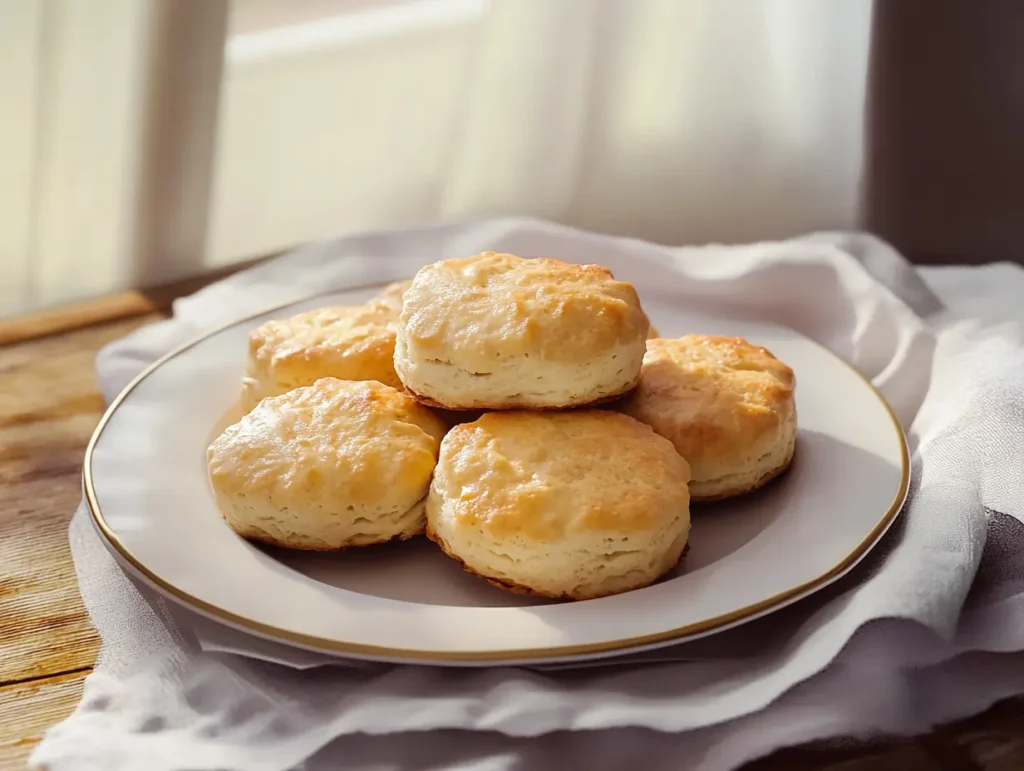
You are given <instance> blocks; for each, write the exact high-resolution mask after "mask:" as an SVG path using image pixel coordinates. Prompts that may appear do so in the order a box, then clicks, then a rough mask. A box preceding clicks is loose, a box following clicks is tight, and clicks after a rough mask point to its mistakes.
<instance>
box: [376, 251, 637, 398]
mask: <svg viewBox="0 0 1024 771" xmlns="http://www.w3.org/2000/svg"><path fill="white" fill-rule="evenodd" d="M404 299H405V301H404V307H403V310H402V316H401V322H400V324H399V327H398V337H397V339H396V342H395V370H396V372H397V373H398V376H399V377H400V378H401V380H402V382H403V383H404V384H405V387H406V389H407V390H408V391H409V392H410V393H412V394H414V395H415V396H416V397H417V398H418V399H420V401H422V402H423V403H425V404H430V405H432V406H435V407H443V408H447V409H454V410H471V409H487V410H505V409H520V408H530V409H557V408H564V407H575V406H582V405H587V404H594V403H597V402H600V401H606V400H609V399H612V398H614V397H616V396H619V395H621V394H623V393H625V392H627V391H629V390H630V389H631V388H633V386H634V385H635V384H636V381H637V378H638V377H639V375H640V366H641V363H642V361H643V354H644V349H645V338H646V336H647V330H648V327H649V322H648V321H647V316H646V315H645V314H644V312H643V309H642V308H641V307H640V301H639V299H638V298H637V295H636V290H634V289H633V287H632V285H630V284H628V283H625V282H623V281H616V280H615V278H614V277H613V276H612V274H611V273H610V272H609V271H608V269H607V268H602V267H600V266H597V265H572V264H569V263H565V262H561V261H559V260H551V259H535V260H527V259H523V258H521V257H516V256H515V255H511V254H497V253H494V252H485V253H483V254H478V255H476V256H475V257H468V258H465V259H455V260H444V261H442V262H437V263H434V264H433V265H428V266H427V267H425V268H423V269H422V270H420V272H419V273H417V274H416V277H415V278H414V279H413V282H412V286H410V287H409V289H408V290H407V291H406V293H405V298H404Z"/></svg>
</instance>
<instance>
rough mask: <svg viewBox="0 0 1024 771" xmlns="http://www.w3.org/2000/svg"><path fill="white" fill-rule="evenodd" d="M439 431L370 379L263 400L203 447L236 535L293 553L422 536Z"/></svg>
mask: <svg viewBox="0 0 1024 771" xmlns="http://www.w3.org/2000/svg"><path fill="white" fill-rule="evenodd" d="M444 431H445V426H444V425H443V424H442V422H441V421H440V420H439V419H438V418H437V417H436V416H435V415H433V414H432V413H431V412H430V411H429V410H428V409H427V408H426V407H423V406H422V405H420V404H418V403H417V402H416V401H415V400H414V399H412V398H411V397H409V396H407V395H406V394H404V393H402V392H401V391H397V390H395V389H394V388H391V387H390V386H386V385H382V384H381V383H378V382H376V381H372V380H366V381H349V380H337V379H335V378H322V379H320V380H318V381H316V383H314V384H313V385H311V386H304V387H301V388H296V389H293V390H291V391H289V392H287V393H285V394H282V395H280V396H273V397H269V398H267V399H264V400H263V401H261V402H260V403H259V404H258V405H257V406H256V408H255V409H253V410H252V411H251V412H250V413H248V414H247V415H245V416H244V417H243V418H242V419H241V420H240V421H239V422H238V423H235V424H234V425H232V426H229V427H228V428H227V429H226V430H225V431H224V432H223V433H222V434H221V435H220V436H219V437H217V439H215V440H214V441H213V443H212V444H211V445H210V447H209V450H208V451H207V463H208V467H209V474H210V483H211V485H212V486H213V491H214V495H215V497H216V499H217V505H218V507H219V508H220V511H221V513H222V514H223V515H224V519H225V521H226V522H227V523H228V525H230V526H231V528H232V529H233V530H234V531H235V532H237V533H238V534H239V535H241V536H243V537H245V538H249V539H252V540H255V541H263V542H266V543H270V544H274V545H276V546H283V547H287V548H290V549H311V550H332V549H344V548H346V547H349V546H364V545H367V544H372V543H381V542H384V541H390V540H392V539H395V538H410V537H412V536H414V535H417V534H419V533H422V532H423V527H424V524H425V519H424V514H423V506H424V497H425V496H426V494H427V488H428V486H429V484H430V477H431V474H432V473H433V470H434V464H435V463H436V461H437V454H438V448H439V444H440V441H441V437H442V436H444Z"/></svg>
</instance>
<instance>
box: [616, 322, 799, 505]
mask: <svg viewBox="0 0 1024 771" xmlns="http://www.w3.org/2000/svg"><path fill="white" fill-rule="evenodd" d="M795 390H796V379H795V377H794V376H793V370H791V369H790V368H789V367H787V366H786V365H785V364H783V363H782V362H781V361H779V360H778V359H776V358H775V357H774V356H773V355H772V354H771V353H770V352H769V351H767V350H766V349H764V348H761V347H759V346H756V345H751V344H750V343H748V342H747V341H746V340H743V339H742V338H738V337H717V336H707V335H686V336H685V337H681V338H679V339H678V340H667V339H663V338H659V339H655V340H648V341H647V355H646V356H645V357H644V366H643V372H642V374H641V376H640V384H639V385H638V386H637V388H636V390H635V391H634V392H633V393H632V394H630V395H629V396H627V397H626V398H625V399H624V400H623V401H622V402H621V403H620V404H619V405H617V408H618V409H620V410H621V411H622V412H624V413H626V414H627V415H631V416H632V417H634V418H636V419H637V420H640V421H643V422H644V423H647V424H648V425H649V426H651V427H652V428H653V429H654V430H655V431H657V432H658V433H659V434H661V435H662V436H664V437H665V438H667V439H668V440H670V441H671V442H672V444H673V445H674V446H675V448H676V450H677V451H678V452H679V454H680V455H682V456H683V457H684V458H686V459H687V461H689V463H690V469H691V473H692V479H691V482H690V496H691V498H692V499H693V500H695V501H707V500H717V499H720V498H728V497H731V496H734V495H741V494H743V493H747V492H750V491H752V490H755V489H757V488H759V487H761V486H763V485H765V484H766V483H768V482H769V481H770V480H771V479H772V478H774V477H776V476H778V475H779V474H781V473H782V472H784V471H785V470H786V469H787V468H788V467H789V464H790V462H791V461H792V459H793V452H794V450H795V447H796V430H797V426H796V400H795Z"/></svg>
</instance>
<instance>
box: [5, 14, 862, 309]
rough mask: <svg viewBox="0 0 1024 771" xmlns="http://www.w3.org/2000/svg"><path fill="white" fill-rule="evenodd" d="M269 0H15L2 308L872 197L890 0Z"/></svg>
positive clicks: (748, 233)
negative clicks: (874, 13)
mask: <svg viewBox="0 0 1024 771" xmlns="http://www.w3.org/2000/svg"><path fill="white" fill-rule="evenodd" d="M258 1H259V2H260V3H261V5H262V7H261V8H260V11H261V13H262V17H261V23H260V24H259V25H256V28H251V26H246V25H245V24H236V25H234V26H231V25H229V23H228V21H227V18H228V7H227V4H226V3H225V2H221V0H213V1H212V2H208V3H206V2H204V3H173V2H172V0H138V1H137V2H136V0H50V2H49V3H46V4H38V5H39V6H45V7H49V8H50V9H51V14H50V16H49V17H47V16H46V15H45V14H43V15H39V14H36V13H34V12H32V11H27V10H25V9H26V7H30V6H34V5H36V4H32V3H28V4H26V3H22V2H21V0H0V30H2V31H0V36H3V37H4V38H5V39H4V40H3V41H2V42H0V51H3V53H0V57H2V58H3V64H4V65H9V66H2V67H0V95H2V96H3V98H4V102H3V103H4V104H5V105H7V104H12V105H30V106H31V107H32V109H29V110H16V111H15V112H16V120H15V121H14V122H13V124H12V123H10V122H7V121H0V125H3V126H4V128H0V131H2V132H5V133H6V134H10V135H11V136H12V137H13V140H11V141H7V142H4V143H2V145H0V164H2V166H0V168H2V167H9V168H10V169H12V170H13V171H14V172H15V173H14V174H13V175H11V174H7V173H6V172H5V173H3V174H2V175H0V195H2V199H0V200H2V201H3V202H6V206H5V210H6V211H8V212H12V211H13V212H15V213H16V215H17V216H14V217H7V216H5V217H4V218H2V219H0V250H2V251H0V271H2V272H3V277H4V280H3V282H2V285H3V291H2V294H0V303H2V305H0V314H4V313H7V312H11V311H12V309H13V310H18V309H23V308H25V307H30V306H32V305H45V304H52V303H54V302H60V301H64V300H68V299H73V298H75V297H77V296H82V295H87V294H95V293H98V292H103V291H108V290H111V289H115V288H118V287H122V286H127V285H131V284H134V283H145V282H152V281H157V280H166V279H167V278H170V277H175V276H179V275H184V274H187V273H189V272H195V271H197V270H199V269H202V268H203V267H208V266H214V265H222V264H226V263H229V262H232V261H235V260H238V259H241V258H244V257H249V256H255V255H257V254H262V253H266V252H270V251H274V250H277V249H281V248H286V247H288V246H291V245H294V244H297V243H301V242H303V241H307V240H311V239H316V238H321V237H326V236H329V235H332V234H335V233H338V232H341V231H345V230H352V229H361V228H375V227H384V226H389V225H395V224H406V223H410V222H422V221H428V220H433V219H453V218H464V217H475V216H487V215H499V214H531V215H536V216H540V217H545V218H549V219H554V220H559V221H563V222H567V223H570V224H574V225H579V226H582V227H586V228H590V229H595V230H600V231H605V232H614V233H622V234H626V235H633V236H639V237H643V238H648V239H653V240H657V241H662V242H668V243H693V242H702V241H708V240H720V241H736V240H749V239H758V238H769V237H776V236H782V235H786V234H789V233H795V232H799V231H803V230H807V229H811V228H820V227H850V226H853V225H855V224H856V222H857V200H858V182H859V178H860V170H861V156H862V138H863V137H862V133H863V132H862V121H863V115H862V114H863V104H864V91H865V77H866V69H867V54H868V47H869V27H870V17H871V2H870V0H834V2H830V3H822V2H820V0H770V1H766V2H753V1H752V0H558V1H557V2H555V1H554V0H489V1H488V0H412V1H411V2H409V1H407V2H401V3H399V2H393V1H389V0H305V2H308V3H309V4H310V9H309V10H308V12H307V13H305V14H301V13H297V12H296V9H297V8H299V7H300V6H302V5H303V0H299V1H298V2H293V3H291V4H290V5H288V6H281V5H280V4H278V6H277V7H276V10H277V11H279V12H280V11H281V10H282V9H283V8H286V7H287V8H288V9H290V10H289V13H291V14H292V16H291V18H290V19H285V20H283V21H281V23H280V24H277V23H275V22H274V21H273V19H274V18H275V17H274V13H273V12H274V10H275V6H274V5H273V4H270V3H267V2H266V0H258ZM247 2H248V3H249V4H252V3H254V2H257V0H236V8H235V14H236V17H237V15H238V14H244V13H245V11H246V4H247ZM54 8H56V9H58V11H59V13H57V15H56V17H54V16H53V13H52V9H54ZM97 9H105V11H104V10H97ZM76 14H78V15H79V16H80V17H81V18H79V17H76ZM104 14H106V15H104ZM268 14H269V18H270V21H269V22H268V21H267V17H268ZM278 15H279V16H282V17H283V16H287V14H285V13H283V12H282V13H279V14H278ZM119 19H120V23H115V22H118V20H119ZM12 20H14V21H16V22H17V24H15V25H14V26H13V27H12V25H11V24H10V23H9V22H11V21H12ZM18 25H21V26H18ZM33 25H36V26H35V27H33ZM62 35H63V37H62ZM76 36H77V37H76ZM27 40H32V41H35V43H34V45H35V48H34V49H33V50H32V52H31V53H26V51H25V50H21V51H20V53H19V49H18V47H19V46H20V47H21V49H25V48H26V46H27V43H26V41H27ZM76 41H77V42H76ZM83 41H84V42H83ZM11 42H13V44H14V47H13V48H9V45H8V44H9V43H11ZM75 46H77V48H76V47H75ZM90 46H91V47H90ZM222 51H223V52H224V56H223V58H222V57H221V52H222ZM98 61H102V63H103V66H102V67H100V66H99V65H98V64H97V62H98ZM17 62H21V63H22V65H23V68H26V72H28V73H29V75H30V76H31V77H29V78H28V80H27V81H26V79H25V78H20V77H19V76H17V75H15V74H12V72H14V71H15V70H12V69H11V67H12V66H13V64H15V63H17ZM40 62H42V63H43V66H40V64H39V63H40ZM83 70H84V72H83ZM32 78H35V80H32ZM86 81H88V83H86ZM26 82H28V85H26ZM86 86H87V87H88V92H87V93H88V96H86V95H85V94H86V92H85V91H81V90H80V89H81V88H84V87H86ZM12 89H13V90H12ZM19 89H20V91H19ZM12 93H13V94H14V95H13V96H12V95H11V94H12ZM76 94H77V96H76ZM9 100H10V101H9ZM76 100H77V101H76ZM62 110H63V111H64V112H62ZM5 112H6V113H8V114H10V113H11V110H10V109H7V110H5ZM83 112H84V113H87V114H89V115H91V116H92V117H91V119H89V120H86V121H85V122H84V123H83V122H82V117H81V116H82V113H83ZM68 115H71V117H72V119H69V118H68V117H67V116H68ZM76 116H77V122H76V120H75V119H74V118H76ZM3 138H6V139H11V137H6V136H5V137H3ZM15 140H16V141H15ZM69 148H70V149H69ZM69 153H70V155H69Z"/></svg>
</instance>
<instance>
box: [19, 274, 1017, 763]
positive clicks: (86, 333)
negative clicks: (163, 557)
mask: <svg viewBox="0 0 1024 771" xmlns="http://www.w3.org/2000/svg"><path fill="white" fill-rule="evenodd" d="M200 283H201V281H192V282H187V283H182V284H177V285H174V286H170V287H165V288H163V289H162V290H158V291H154V292H149V293H145V294H143V293H139V292H130V293H125V294H121V295H117V296H115V297H111V298H107V299H104V300H100V301H96V302H91V303H86V304H82V305H77V306H74V307H70V308H64V309H60V310H57V311H51V312H47V313H43V314H39V315H37V316H34V317H31V318H23V319H14V320H10V321H0V769H2V770H3V771H6V770H7V769H16V768H23V767H24V766H25V760H26V758H27V757H28V754H29V753H30V752H31V750H32V747H33V746H34V745H35V744H36V742H38V741H39V739H40V738H41V737H42V735H43V732H44V731H46V729H47V728H49V727H50V726H51V725H53V724H54V723H55V722H57V721H59V720H61V719H63V718H64V717H65V716H67V715H68V714H69V713H70V712H71V711H72V710H73V709H74V708H75V705H76V704H77V703H78V699H79V697H80V696H81V693H82V682H83V680H84V679H85V677H86V676H87V675H88V674H89V672H90V671H91V668H92V665H93V663H94V662H95V659H96V653H97V650H98V648H99V642H100V641H99V638H98V637H97V635H96V632H95V631H94V630H93V628H92V626H90V624H89V619H88V617H87V615H86V613H85V609H84V608H83V607H82V603H81V600H80V598H79V596H78V588H77V585H76V583H75V573H74V569H73V567H72V563H71V555H70V553H69V551H68V545H67V525H68V520H69V518H70V516H71V513H72V512H73V511H74V510H75V507H76V506H78V503H79V499H80V495H81V489H80V472H81V461H82V454H83V452H84V450H85V445H86V442H87V441H88V439H89V435H90V433H91V432H92V430H93V427H94V426H95V425H96V423H97V421H98V420H99V418H100V415H101V414H102V412H103V403H102V400H101V398H100V394H99V391H98V390H97V388H96V383H95V378H94V375H93V358H94V357H95V355H96V352H97V351H98V350H99V348H100V347H101V346H103V345H104V344H106V343H108V342H110V341H111V340H115V339H117V338H119V337H122V336H124V335H126V334H128V333H129V332H131V331H132V330H133V329H135V328H136V327H139V326H142V325H143V324H148V323H150V322H152V321H155V320H157V319H160V318H164V317H166V315H167V308H168V306H169V304H170V301H171V300H172V299H173V298H174V297H176V296H179V295H182V294H186V293H188V292H190V291H194V290H195V289H196V288H198V286H199V285H200ZM681 768H682V766H681ZM897 768H900V769H905V771H936V770H937V769H950V770H951V771H975V770H978V769H983V770H984V771H1020V770H1021V769H1024V700H1015V701H1008V702H1004V703H1003V704H1000V705H997V706H996V707H995V708H993V709H992V710H990V711H989V712H988V713H986V714H985V715H982V716H979V717H976V718H973V719H970V720H967V721H964V722H961V723H958V724H956V725H951V726H947V727H944V728H942V729H940V730H937V731H935V732H934V733H932V734H931V735H929V736H926V737H920V738H917V739H912V740H911V739H899V740H892V741H875V742H872V743H870V744H858V745H854V746H851V747H849V748H846V749H842V750H837V749H825V748H816V747H804V748H799V749H793V750H786V751H783V752H780V753H776V754H775V755H773V756H771V757H769V758H765V759H764V760H761V761H758V762H756V763H753V764H751V765H750V766H749V767H748V769H747V771H804V770H805V769H828V770H829V771H873V770H876V769H877V770H879V771H881V770H882V769H893V770H894V771H895V769H897Z"/></svg>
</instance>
